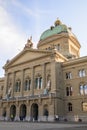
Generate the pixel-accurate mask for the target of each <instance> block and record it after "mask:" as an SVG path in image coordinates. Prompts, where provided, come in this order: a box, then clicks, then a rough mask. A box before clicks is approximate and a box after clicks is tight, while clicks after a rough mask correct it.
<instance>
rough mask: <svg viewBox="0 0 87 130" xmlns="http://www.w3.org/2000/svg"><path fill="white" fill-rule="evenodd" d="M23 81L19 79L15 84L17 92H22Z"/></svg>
mask: <svg viewBox="0 0 87 130" xmlns="http://www.w3.org/2000/svg"><path fill="white" fill-rule="evenodd" d="M20 87H21V80H20V79H18V80H17V81H16V83H15V92H20Z"/></svg>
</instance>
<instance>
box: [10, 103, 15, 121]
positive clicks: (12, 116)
mask: <svg viewBox="0 0 87 130" xmlns="http://www.w3.org/2000/svg"><path fill="white" fill-rule="evenodd" d="M15 116H16V106H15V105H12V106H11V107H10V118H11V120H12V121H13V120H14V119H15Z"/></svg>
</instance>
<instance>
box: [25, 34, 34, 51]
mask: <svg viewBox="0 0 87 130" xmlns="http://www.w3.org/2000/svg"><path fill="white" fill-rule="evenodd" d="M32 47H33V43H32V36H31V37H30V39H28V40H27V43H26V44H25V47H24V49H25V48H32Z"/></svg>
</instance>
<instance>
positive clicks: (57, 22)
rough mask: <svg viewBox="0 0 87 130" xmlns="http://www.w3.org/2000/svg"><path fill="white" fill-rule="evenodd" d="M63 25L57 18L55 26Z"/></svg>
mask: <svg viewBox="0 0 87 130" xmlns="http://www.w3.org/2000/svg"><path fill="white" fill-rule="evenodd" d="M61 24H62V22H61V21H60V20H59V19H58V18H57V20H56V21H55V23H54V25H55V26H58V25H61Z"/></svg>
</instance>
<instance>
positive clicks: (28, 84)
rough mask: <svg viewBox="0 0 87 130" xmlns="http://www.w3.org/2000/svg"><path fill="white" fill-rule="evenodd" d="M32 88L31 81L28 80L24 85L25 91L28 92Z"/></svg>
mask: <svg viewBox="0 0 87 130" xmlns="http://www.w3.org/2000/svg"><path fill="white" fill-rule="evenodd" d="M30 88H31V79H29V78H27V79H26V80H25V83H24V90H25V91H28V90H30Z"/></svg>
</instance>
